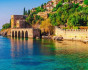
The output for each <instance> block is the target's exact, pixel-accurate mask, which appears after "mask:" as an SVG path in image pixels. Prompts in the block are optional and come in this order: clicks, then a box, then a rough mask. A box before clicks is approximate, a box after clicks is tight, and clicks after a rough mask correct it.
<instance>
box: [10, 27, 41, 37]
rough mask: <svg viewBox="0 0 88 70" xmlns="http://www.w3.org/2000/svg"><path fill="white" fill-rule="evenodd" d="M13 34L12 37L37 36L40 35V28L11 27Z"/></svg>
mask: <svg viewBox="0 0 88 70" xmlns="http://www.w3.org/2000/svg"><path fill="white" fill-rule="evenodd" d="M11 36H12V37H22V38H25V37H28V38H35V37H40V30H39V29H33V28H17V29H16V28H15V29H11Z"/></svg>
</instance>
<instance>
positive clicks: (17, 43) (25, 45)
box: [11, 38, 33, 58]
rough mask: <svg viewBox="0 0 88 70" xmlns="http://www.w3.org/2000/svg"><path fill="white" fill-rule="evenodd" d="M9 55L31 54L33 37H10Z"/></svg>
mask: <svg viewBox="0 0 88 70" xmlns="http://www.w3.org/2000/svg"><path fill="white" fill-rule="evenodd" d="M11 52H12V53H11V56H12V57H13V58H15V57H21V56H26V55H32V54H33V39H28V40H27V39H19V38H17V39H15V38H12V39H11Z"/></svg>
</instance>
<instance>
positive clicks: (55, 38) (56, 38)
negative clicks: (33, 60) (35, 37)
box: [53, 36, 63, 41]
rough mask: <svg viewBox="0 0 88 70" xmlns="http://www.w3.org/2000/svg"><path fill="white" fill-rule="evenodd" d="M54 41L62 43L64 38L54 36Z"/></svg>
mask: <svg viewBox="0 0 88 70" xmlns="http://www.w3.org/2000/svg"><path fill="white" fill-rule="evenodd" d="M53 40H58V41H62V40H63V37H57V36H53Z"/></svg>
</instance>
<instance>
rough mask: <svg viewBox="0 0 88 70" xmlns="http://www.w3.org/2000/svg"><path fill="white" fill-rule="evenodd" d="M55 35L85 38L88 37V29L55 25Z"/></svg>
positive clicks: (74, 38) (77, 38)
mask: <svg viewBox="0 0 88 70" xmlns="http://www.w3.org/2000/svg"><path fill="white" fill-rule="evenodd" d="M55 35H56V36H58V37H63V38H64V39H73V40H84V39H86V38H88V29H66V30H63V29H60V28H58V27H55Z"/></svg>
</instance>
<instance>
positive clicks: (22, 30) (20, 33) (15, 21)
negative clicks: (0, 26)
mask: <svg viewBox="0 0 88 70" xmlns="http://www.w3.org/2000/svg"><path fill="white" fill-rule="evenodd" d="M26 18H27V16H24V15H12V16H11V37H22V38H25V37H28V38H36V37H40V30H39V29H33V28H29V27H28V26H27V24H26V21H25V19H26Z"/></svg>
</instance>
